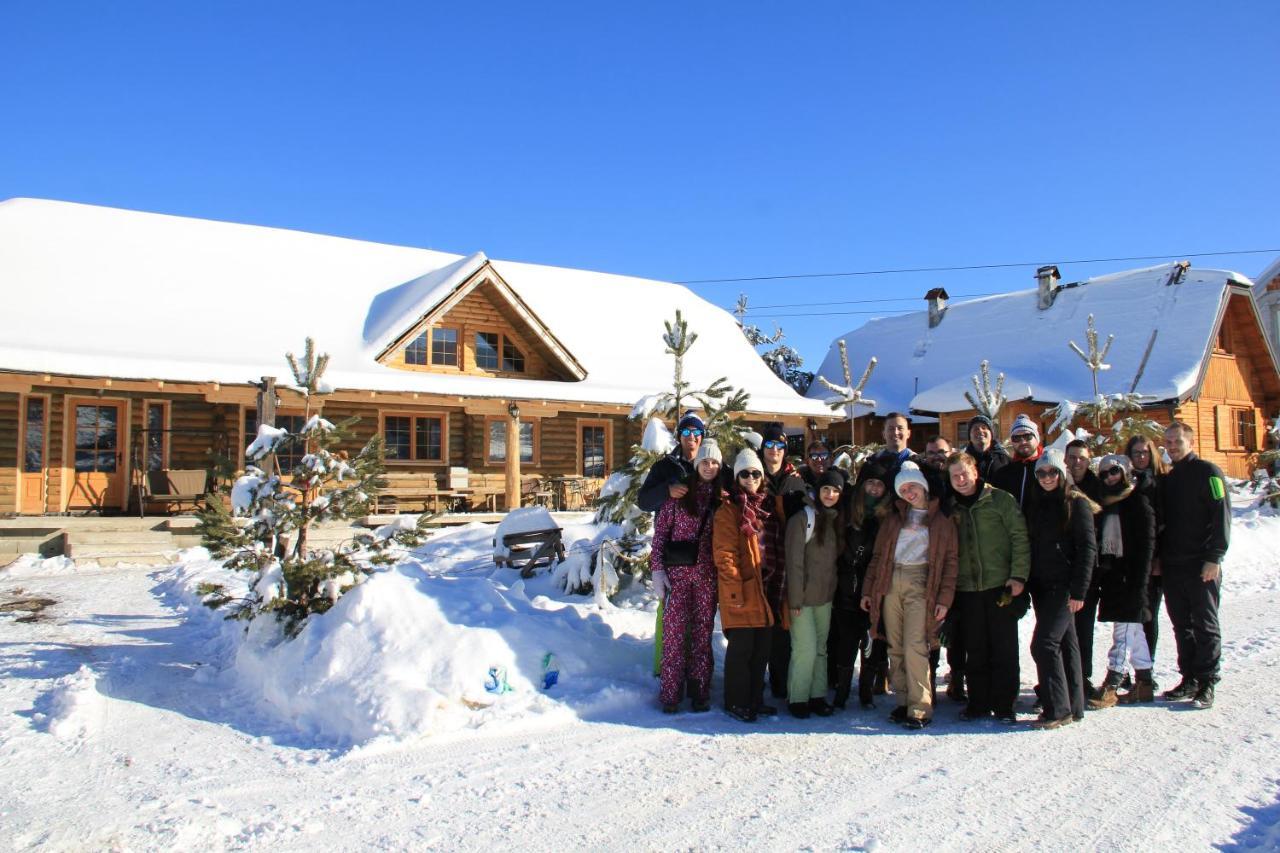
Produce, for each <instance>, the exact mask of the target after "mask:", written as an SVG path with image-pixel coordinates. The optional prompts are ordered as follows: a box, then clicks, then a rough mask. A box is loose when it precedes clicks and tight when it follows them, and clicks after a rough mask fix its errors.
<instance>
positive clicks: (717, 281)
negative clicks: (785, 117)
mask: <svg viewBox="0 0 1280 853" xmlns="http://www.w3.org/2000/svg"><path fill="white" fill-rule="evenodd" d="M1276 252H1280V249H1239V250H1237V251H1232V252H1189V253H1174V254H1169V255H1134V256H1132V257H1127V258H1077V259H1075V260H1069V261H1018V262H1016V263H1003V264H967V265H964V266H950V267H903V268H901V269H883V270H853V271H850V272H817V273H793V274H790V275H756V276H741V277H739V278H696V279H689V280H688V281H677V282H675V284H729V283H732V282H739V281H783V280H786V279H802V278H844V277H850V276H862V275H902V274H906V273H921V272H962V271H966V270H996V269H1008V268H1010V267H1039V266H1044V265H1045V264H1049V263H1053V264H1062V265H1066V264H1103V263H1115V262H1119V261H1159V260H1164V259H1165V258H1211V257H1217V256H1221V255H1262V254H1273V253H1276Z"/></svg>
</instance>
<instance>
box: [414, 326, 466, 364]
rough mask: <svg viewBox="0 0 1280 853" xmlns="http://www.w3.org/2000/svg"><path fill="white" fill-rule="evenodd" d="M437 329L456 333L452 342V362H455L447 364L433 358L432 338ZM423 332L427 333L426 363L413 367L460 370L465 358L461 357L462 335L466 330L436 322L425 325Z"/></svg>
mask: <svg viewBox="0 0 1280 853" xmlns="http://www.w3.org/2000/svg"><path fill="white" fill-rule="evenodd" d="M437 331H441V332H449V331H451V332H454V333H455V334H456V335H457V339H456V340H455V341H454V342H453V346H454V353H453V354H454V362H455V363H454V364H449V363H447V362H443V361H440V362H437V361H436V358H435V353H436V348H435V340H434V338H435V333H436V332H437ZM423 332H424V333H425V334H426V335H427V363H426V364H425V365H414V367H431V368H436V369H442V370H459V371H460V370H462V368H463V361H464V360H465V359H464V358H463V353H464V351H465V347H464V346H463V336H464V335H465V334H466V332H465V331H464V330H463V328H462V327H461V326H446V325H444V324H437V325H432V326H427V327H426V328H424V329H423Z"/></svg>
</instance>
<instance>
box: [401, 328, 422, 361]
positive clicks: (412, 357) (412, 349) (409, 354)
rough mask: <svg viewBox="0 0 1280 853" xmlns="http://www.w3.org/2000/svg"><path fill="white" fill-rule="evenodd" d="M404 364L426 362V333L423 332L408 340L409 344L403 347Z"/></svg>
mask: <svg viewBox="0 0 1280 853" xmlns="http://www.w3.org/2000/svg"><path fill="white" fill-rule="evenodd" d="M404 363H405V364H426V363H427V333H426V332H423V333H422V334H420V335H418V336H417V337H416V338H414V339H413V340H411V341H409V345H408V346H407V347H405V348H404Z"/></svg>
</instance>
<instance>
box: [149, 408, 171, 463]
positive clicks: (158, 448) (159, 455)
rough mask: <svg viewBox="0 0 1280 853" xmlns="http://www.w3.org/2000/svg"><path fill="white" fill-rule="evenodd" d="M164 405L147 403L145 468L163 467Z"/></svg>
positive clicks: (164, 442) (165, 441)
mask: <svg viewBox="0 0 1280 853" xmlns="http://www.w3.org/2000/svg"><path fill="white" fill-rule="evenodd" d="M166 420H167V418H165V405H164V404H163V403H147V430H146V454H147V470H148V471H160V470H162V469H163V468H164V467H165V456H166V454H165V449H166V448H165V445H166V444H167V443H168V440H167V439H168V433H167V432H166V430H165V426H166V423H165V422H166Z"/></svg>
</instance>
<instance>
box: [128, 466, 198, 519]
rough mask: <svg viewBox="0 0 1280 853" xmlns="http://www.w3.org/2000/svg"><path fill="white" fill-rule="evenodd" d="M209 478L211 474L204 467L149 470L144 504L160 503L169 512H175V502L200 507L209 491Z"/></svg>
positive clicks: (147, 505)
mask: <svg viewBox="0 0 1280 853" xmlns="http://www.w3.org/2000/svg"><path fill="white" fill-rule="evenodd" d="M208 479H209V474H208V472H207V471H205V470H204V469H203V468H175V469H173V470H167V469H164V470H160V471H148V472H147V478H146V493H145V494H144V495H143V496H142V502H143V506H144V507H146V508H150V507H152V506H155V505H157V504H158V505H161V506H163V507H164V508H165V510H167V511H169V512H173V507H174V505H175V504H178V505H181V504H184V503H189V504H191V505H192V507H193V508H194V507H198V506H199V504H200V502H201V501H202V500H204V496H205V493H206V492H207V491H208V489H207V488H206V486H207V483H208Z"/></svg>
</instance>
